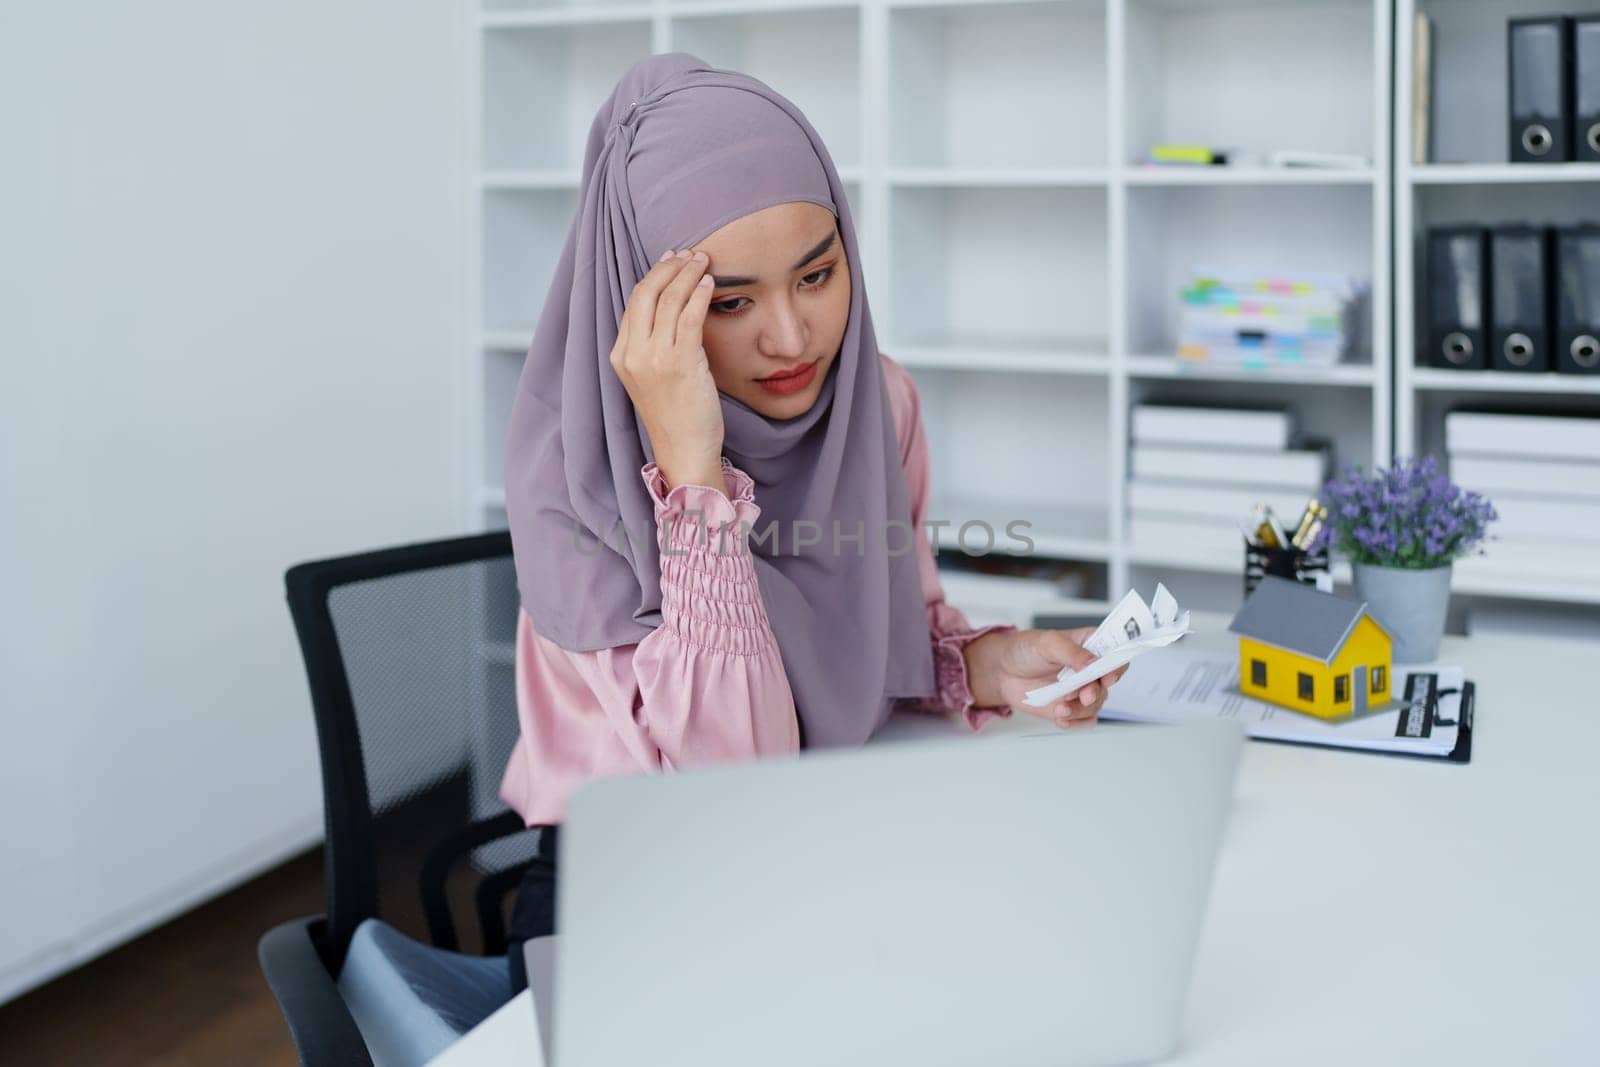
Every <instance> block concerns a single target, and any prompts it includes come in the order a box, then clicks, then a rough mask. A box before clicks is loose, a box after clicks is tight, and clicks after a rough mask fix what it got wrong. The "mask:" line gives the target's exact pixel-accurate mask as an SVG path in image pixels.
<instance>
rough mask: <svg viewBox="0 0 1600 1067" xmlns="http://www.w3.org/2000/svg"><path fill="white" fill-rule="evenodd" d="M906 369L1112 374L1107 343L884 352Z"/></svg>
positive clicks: (899, 346)
mask: <svg viewBox="0 0 1600 1067" xmlns="http://www.w3.org/2000/svg"><path fill="white" fill-rule="evenodd" d="M883 351H885V352H887V353H888V354H889V356H890V357H891V358H893V359H895V360H896V361H898V362H899V363H902V364H904V365H905V366H907V367H919V368H927V369H929V370H966V371H993V370H1007V371H1020V372H1023V373H1028V374H1079V375H1100V374H1107V373H1109V372H1110V367H1111V363H1110V357H1109V356H1108V355H1107V352H1106V347H1105V344H1104V342H1103V341H1102V342H1100V343H1099V344H1094V343H1086V344H1083V345H1081V346H1080V345H1076V344H1067V345H1061V346H1056V345H1048V344H1044V345H1039V346H1037V347H1024V346H1017V345H1007V344H1003V343H1002V344H990V345H982V344H967V345H962V344H950V345H913V344H896V345H892V346H889V347H887V348H884V349H883Z"/></svg>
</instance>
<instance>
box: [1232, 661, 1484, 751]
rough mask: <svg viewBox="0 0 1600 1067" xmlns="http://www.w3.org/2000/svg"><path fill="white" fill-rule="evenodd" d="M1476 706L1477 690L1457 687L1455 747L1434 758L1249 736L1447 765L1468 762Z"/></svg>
mask: <svg viewBox="0 0 1600 1067" xmlns="http://www.w3.org/2000/svg"><path fill="white" fill-rule="evenodd" d="M1477 706H1478V687H1477V686H1476V685H1474V684H1473V683H1472V682H1471V681H1466V682H1463V683H1462V684H1461V707H1460V709H1459V710H1458V711H1457V712H1456V715H1457V716H1458V717H1457V719H1456V724H1457V725H1456V745H1455V747H1454V748H1452V749H1451V750H1450V751H1449V752H1445V753H1442V754H1439V755H1435V754H1433V753H1429V752H1401V751H1397V750H1395V749H1385V748H1355V747H1351V746H1349V745H1324V744H1320V743H1318V742H1316V741H1288V740H1285V739H1284V738H1281V737H1249V736H1248V735H1246V737H1247V740H1250V741H1260V742H1262V743H1264V744H1268V745H1296V746H1298V747H1301V748H1327V749H1333V750H1336V751H1338V752H1356V753H1361V754H1364V755H1368V756H1398V757H1399V758H1400V759H1425V760H1435V761H1441V760H1442V761H1444V762H1448V763H1471V762H1472V717H1473V712H1474V711H1475V710H1476V709H1477Z"/></svg>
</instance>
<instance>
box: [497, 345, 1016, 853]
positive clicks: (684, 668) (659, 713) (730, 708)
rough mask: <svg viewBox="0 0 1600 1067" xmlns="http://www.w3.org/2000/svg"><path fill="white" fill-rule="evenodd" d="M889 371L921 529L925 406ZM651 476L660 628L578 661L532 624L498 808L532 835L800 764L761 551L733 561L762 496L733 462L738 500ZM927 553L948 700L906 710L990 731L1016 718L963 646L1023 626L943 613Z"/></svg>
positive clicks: (939, 666)
mask: <svg viewBox="0 0 1600 1067" xmlns="http://www.w3.org/2000/svg"><path fill="white" fill-rule="evenodd" d="M879 358H880V359H881V360H882V363H883V373H884V380H885V382H886V384H887V385H888V389H889V399H890V407H891V409H892V410H893V412H894V420H895V428H896V431H897V433H898V434H899V439H900V460H901V463H902V465H903V467H904V469H905V477H906V485H907V487H908V488H909V490H910V496H911V512H912V523H913V525H914V527H915V528H916V529H917V530H918V531H922V530H923V529H924V526H923V521H924V520H925V519H926V518H927V509H928V487H929V462H928V442H927V439H926V437H925V436H924V435H923V429H922V416H921V401H920V398H919V396H918V394H917V387H916V382H915V381H914V380H913V379H912V377H911V375H910V374H909V373H908V372H907V371H906V369H905V368H904V367H902V366H900V364H898V363H896V362H895V361H894V360H892V359H890V358H889V357H888V356H883V355H880V357H879ZM639 474H640V476H641V477H642V478H643V479H644V483H645V486H646V487H647V488H648V490H649V492H650V496H651V498H652V499H653V500H654V502H655V519H656V524H657V528H658V532H660V533H661V534H662V535H663V536H664V537H665V538H667V542H668V544H669V545H670V546H671V550H670V551H664V552H662V554H661V615H662V625H660V626H659V627H657V628H656V629H655V630H653V631H651V632H650V633H649V634H647V635H646V636H645V637H644V638H643V639H642V640H640V641H639V642H638V643H636V644H632V645H621V646H618V647H616V648H607V649H601V650H599V651H592V652H569V651H567V650H566V649H564V648H562V647H561V646H559V645H557V644H555V643H554V642H553V641H550V640H548V639H547V638H545V637H543V636H541V635H540V634H538V633H536V632H535V631H534V629H533V626H532V624H531V623H530V621H529V619H528V614H527V612H526V611H522V612H519V617H518V619H517V636H516V692H517V717H518V719H519V721H520V725H521V736H520V737H518V739H517V743H516V746H515V747H514V748H513V749H512V752H511V759H510V762H509V763H508V764H507V766H506V771H505V777H504V779H503V780H502V781H501V784H500V797H501V799H503V800H504V801H505V802H506V803H507V804H508V805H510V807H511V808H512V810H514V811H516V812H517V813H518V814H520V815H521V816H522V818H523V820H524V821H525V822H526V823H527V825H528V826H548V825H552V824H556V823H559V822H561V821H562V819H563V818H564V817H565V814H566V805H567V799H568V797H569V796H571V794H572V791H573V790H574V789H576V788H577V786H578V785H579V784H580V783H582V782H583V781H585V780H587V779H589V778H593V777H600V776H606V775H622V774H639V773H648V772H659V771H668V770H672V769H674V768H679V767H691V766H695V765H703V764H711V763H717V762H721V761H734V760H744V759H751V758H756V757H762V756H774V755H785V754H793V753H795V752H798V751H799V747H800V735H799V728H798V726H797V724H796V719H795V706H794V695H793V693H792V692H791V691H790V689H789V679H788V678H787V677H786V676H785V674H784V671H783V662H782V659H781V658H780V656H779V652H778V642H777V639H776V637H775V636H774V635H773V632H772V628H771V626H770V624H769V623H768V621H767V614H766V608H765V607H764V605H763V604H762V601H761V594H760V590H759V588H758V586H757V584H756V572H755V564H754V562H753V561H752V558H751V554H750V553H749V552H747V551H742V552H736V551H733V550H732V549H731V548H730V547H729V546H732V545H734V544H736V542H734V541H733V540H732V539H733V538H736V537H743V536H744V531H745V530H747V529H749V528H751V527H754V526H756V525H757V524H756V520H757V518H758V517H759V516H760V514H761V508H760V506H759V505H758V504H757V503H756V500H755V492H754V491H755V483H754V482H753V481H752V480H751V479H750V477H749V475H747V474H745V473H744V472H743V471H741V470H739V469H738V468H737V467H735V466H733V464H732V463H731V462H729V461H728V459H727V458H726V457H724V458H723V460H722V474H723V478H724V480H725V482H726V488H727V495H726V496H724V495H723V494H722V493H720V492H718V491H717V490H715V489H713V488H710V487H708V486H700V485H680V486H676V487H675V488H673V489H672V490H671V491H670V492H667V491H666V480H665V478H664V477H663V476H662V474H661V472H660V471H659V470H658V469H657V468H656V465H655V464H654V463H647V464H646V465H645V466H644V468H643V469H642V470H641V471H640V472H639ZM700 516H703V517H704V518H703V520H702V519H701V518H700ZM702 521H703V522H704V523H705V524H706V527H705V529H704V530H703V529H702V526H701V522H702ZM741 524H748V525H741ZM708 534H710V535H711V536H707V535H708ZM719 538H727V539H728V540H721V541H719ZM916 542H917V555H918V563H919V566H920V570H921V574H922V592H923V599H924V601H925V603H926V605H927V611H928V637H929V640H930V641H932V643H933V655H934V666H935V671H936V675H937V679H938V692H937V694H935V695H934V696H932V697H927V698H921V699H913V700H905V701H903V706H906V707H911V708H915V709H918V710H925V711H955V712H959V713H961V714H962V715H963V716H964V718H965V721H966V723H967V725H968V727H969V728H970V729H972V730H974V731H976V730H979V729H981V728H982V727H983V725H984V723H986V722H988V721H989V720H990V719H992V718H995V717H996V716H1005V715H1010V714H1011V709H1010V708H1009V707H1004V706H1001V707H979V706H977V705H976V704H975V702H974V699H973V696H972V692H971V690H970V689H969V688H968V682H967V671H966V661H965V659H964V658H963V656H962V651H961V650H962V647H963V646H964V645H966V644H967V643H968V642H969V641H972V640H974V639H975V638H977V637H979V636H981V635H983V634H985V633H988V632H990V631H991V630H1014V629H1016V627H1014V626H1009V625H1000V626H982V627H976V628H975V627H973V626H972V625H971V624H970V623H969V622H968V621H967V618H966V616H965V615H963V614H962V613H961V611H960V610H959V609H957V608H956V607H954V606H952V605H950V604H947V603H945V600H944V592H943V590H942V589H941V588H940V586H939V572H938V567H937V565H936V564H935V562H934V556H933V550H932V548H931V546H930V545H929V542H928V539H927V537H926V536H921V537H918V538H917V539H916ZM719 544H720V548H719Z"/></svg>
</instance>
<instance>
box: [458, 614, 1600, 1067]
mask: <svg viewBox="0 0 1600 1067" xmlns="http://www.w3.org/2000/svg"><path fill="white" fill-rule="evenodd" d="M1208 621H1209V620H1208ZM1185 640H1186V641H1196V642H1202V643H1206V644H1208V645H1214V647H1223V646H1225V645H1226V644H1227V641H1226V638H1225V637H1224V636H1223V635H1221V634H1216V633H1207V634H1196V635H1194V636H1192V637H1189V638H1185ZM1156 654H1157V655H1159V653H1156ZM1513 660H1517V661H1520V663H1521V666H1512V665H1511V664H1512V661H1513ZM1440 661H1441V662H1443V663H1459V664H1462V665H1464V666H1466V667H1467V676H1468V677H1469V678H1472V679H1474V680H1475V681H1476V682H1477V685H1478V704H1477V716H1476V719H1475V720H1474V736H1473V755H1472V762H1471V763H1470V764H1467V765H1465V766H1462V765H1458V764H1451V763H1445V762H1438V761H1432V760H1416V759H1401V758H1395V757H1390V756H1375V755H1367V754H1364V753H1354V752H1335V751H1328V750H1321V749H1310V748H1295V747H1289V746H1285V745H1274V744H1259V743H1253V744H1248V745H1246V746H1245V754H1244V757H1243V759H1242V761H1241V763H1240V768H1239V784H1238V793H1237V801H1236V804H1235V808H1234V814H1233V818H1232V821H1231V822H1230V824H1229V828H1228V832H1227V836H1226V838H1225V840H1224V842H1223V847H1222V852H1221V855H1220V857H1219V860H1218V868H1217V878H1216V883H1215V885H1214V887H1213V891H1212V896H1211V905H1210V912H1209V915H1208V918H1207V920H1206V926H1205V930H1204V933H1203V934H1202V936H1201V943H1200V951H1199V956H1198V959H1197V960H1196V965H1195V974H1194V984H1193V987H1192V994H1191V997H1190V1001H1189V1010H1188V1018H1187V1022H1186V1025H1185V1029H1184V1037H1183V1043H1182V1047H1181V1049H1180V1053H1179V1055H1178V1056H1177V1057H1176V1058H1175V1059H1173V1060H1170V1061H1168V1062H1169V1063H1171V1064H1174V1065H1179V1064H1181V1065H1184V1067H1189V1065H1200V1064H1207V1065H1210V1064H1217V1065H1224V1064H1225V1065H1228V1067H1241V1065H1250V1064H1261V1065H1272V1067H1280V1065H1282V1064H1285V1063H1294V1064H1330V1065H1332V1064H1338V1065H1341V1067H1342V1065H1347V1064H1354V1063H1363V1064H1390V1063H1397V1064H1399V1063H1403V1064H1424V1063H1426V1064H1434V1063H1439V1064H1452V1065H1457V1064H1485V1065H1490V1064H1492V1065H1495V1067H1502V1065H1505V1064H1524V1063H1527V1064H1533V1063H1537V1064H1567V1063H1571V1064H1578V1063H1583V1064H1588V1063H1596V1062H1600V856H1597V847H1600V825H1597V824H1600V762H1597V761H1600V696H1597V695H1596V693H1595V691H1594V689H1593V688H1592V687H1591V682H1590V680H1589V679H1590V672H1591V671H1592V670H1594V669H1600V647H1597V646H1596V645H1595V644H1594V643H1593V642H1557V643H1549V642H1546V643H1538V642H1532V641H1521V640H1508V639H1496V640H1495V641H1493V642H1492V643H1491V642H1485V641H1472V640H1469V639H1464V638H1446V639H1445V644H1444V647H1443V648H1442V650H1441V653H1440ZM1132 669H1134V670H1137V669H1138V666H1137V664H1135V666H1134V667H1133V668H1132ZM1113 692H1114V691H1113ZM1039 725H1041V724H1040V723H1039V721H1038V720H1034V719H1032V718H1031V717H1025V716H1013V717H1012V718H1010V719H1007V720H997V721H995V722H994V723H992V724H990V725H989V726H988V727H986V728H985V729H984V731H983V732H982V733H981V734H979V735H976V737H975V738H974V740H975V741H981V740H982V739H984V738H989V737H1001V736H1006V735H1007V734H1011V733H1015V732H1017V731H1019V730H1029V729H1035V728H1037V727H1038V726H1039ZM1130 728H1132V727H1130ZM952 729H962V728H961V727H958V726H955V725H954V724H953V723H951V722H949V721H947V720H945V719H943V718H940V717H933V716H917V717H901V718H900V719H898V720H896V721H895V722H893V723H891V724H890V726H889V727H887V728H886V730H885V733H884V735H883V736H884V737H885V738H886V739H888V740H892V739H897V738H898V739H907V738H913V737H916V736H923V735H927V734H930V733H934V732H938V733H942V734H946V735H947V734H948V732H949V731H950V730H952ZM1084 884H1086V885H1092V884H1093V875H1092V872H1089V873H1087V874H1086V877H1085V882H1084ZM516 1004H519V1005H520V1010H518V1009H517V1008H516V1007H513V1008H510V1009H508V1010H504V1011H502V1012H500V1013H498V1014H497V1015H495V1016H493V1017H491V1018H490V1019H489V1020H487V1021H486V1022H485V1023H484V1024H483V1026H481V1027H479V1028H478V1030H475V1031H473V1033H472V1034H469V1035H468V1036H467V1037H466V1038H463V1039H462V1042H461V1043H460V1044H459V1045H457V1046H455V1048H453V1049H452V1050H451V1053H459V1055H455V1054H448V1053H447V1055H446V1057H445V1058H444V1059H443V1060H441V1061H439V1062H448V1063H451V1064H468V1063H472V1064H479V1063H482V1064H489V1063H502V1062H505V1063H509V1062H520V1063H524V1064H526V1063H528V1062H529V1061H528V1060H527V1059H516V1060H513V1056H515V1055H516V1053H515V1052H513V1050H522V1055H524V1056H525V1055H526V1051H525V1050H526V1049H527V1048H528V1041H527V1037H528V1034H527V1033H526V1031H531V1030H532V1026H531V1021H532V1017H533V1013H532V1007H531V1004H529V1002H528V1001H527V1000H525V999H524V1000H521V1001H519V1002H514V1005H516ZM518 1030H522V1031H524V1032H523V1033H518V1032H517V1031H518Z"/></svg>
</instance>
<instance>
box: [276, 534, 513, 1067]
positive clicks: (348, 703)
mask: <svg viewBox="0 0 1600 1067" xmlns="http://www.w3.org/2000/svg"><path fill="white" fill-rule="evenodd" d="M284 580H285V584H286V586H287V591H288V599H289V608H290V612H291V613H292V615H293V617H294V624H295V629H296V631H297V633H298V634H299V638H300V650H301V653H302V654H303V656H304V658H305V666H306V675H307V678H308V680H309V682H310V687H311V702H312V708H313V710H314V712H315V715H316V726H317V741H318V748H319V752H320V755H321V761H322V792H323V805H324V814H325V823H326V832H327V839H326V843H325V846H324V849H323V867H324V872H325V876H326V879H327V897H328V905H327V907H328V910H327V913H326V914H325V915H316V916H308V917H306V918H302V919H296V920H293V921H291V922H288V923H284V924H283V925H281V926H278V927H276V928H275V929H273V930H271V931H269V932H268V933H267V934H266V935H265V936H263V937H262V938H261V942H260V946H259V955H260V959H261V967H262V970H263V971H265V972H266V976H267V982H268V984H269V985H270V986H271V987H272V992H273V995H274V996H276V997H277V999H278V1004H279V1007H280V1008H281V1009H282V1011H283V1014H284V1018H285V1019H286V1020H287V1022H288V1024H289V1030H290V1033H291V1035H292V1037H293V1039H294V1043H295V1048H296V1050H297V1051H298V1052H299V1054H300V1058H301V1062H303V1063H306V1064H323V1063H338V1064H349V1063H373V1062H376V1063H378V1064H379V1065H380V1067H381V1065H383V1064H386V1063H420V1062H423V1061H424V1060H426V1059H428V1058H429V1057H431V1056H432V1055H434V1054H435V1053H437V1052H438V1051H440V1050H441V1049H442V1048H443V1047H445V1046H446V1045H448V1044H449V1043H450V1042H451V1041H453V1040H454V1039H455V1038H456V1037H457V1036H459V1035H460V1034H461V1033H464V1032H465V1031H466V1030H467V1029H470V1028H471V1027H472V1026H474V1025H476V1024H477V1023H478V1022H479V1021H481V1020H482V1019H483V1018H485V1017H486V1016H487V1015H489V1014H490V1013H491V1012H492V1011H494V1009H495V1008H497V1007H499V1006H500V1005H501V1004H503V1003H505V1001H507V1000H508V999H510V979H509V976H508V972H507V965H506V959H505V951H506V924H505V914H506V907H507V902H508V898H509V896H510V894H511V893H512V892H513V891H514V890H515V888H516V886H517V884H518V882H519V880H520V878H521V876H522V873H523V871H524V870H525V869H526V867H527V865H528V861H529V859H530V858H531V857H532V856H533V855H534V852H535V848H536V846H537V842H538V832H537V831H530V830H527V829H526V828H524V826H523V824H522V820H521V819H520V818H519V817H518V816H517V815H516V814H515V813H513V812H510V811H508V810H506V807H505V805H504V803H502V802H501V801H500V799H499V797H498V795H497V793H498V789H499V784H500V778H501V775H502V773H503V772H504V770H505V766H506V760H507V758H508V757H509V755H510V751H511V747H512V745H513V744H514V743H515V741H516V737H517V715H516V694H515V688H514V676H513V664H514V659H513V639H514V637H515V628H516V619H517V605H518V598H517V588H516V576H515V571H514V569H513V566H512V558H511V538H510V535H509V534H508V533H506V532H505V531H499V532H495V533H487V534H482V535H478V536H472V537H461V538H454V539H450V540H444V541H434V542H429V543H425V544H414V545H407V546H403V547H399V548H390V549H384V550H382V551H377V552H368V553H363V554H360V555H354V556H345V557H342V558H338V559H328V560H321V561H317V562H312V563H303V564H301V565H299V566H296V567H293V568H291V569H290V570H289V571H288V573H287V574H286V575H285V578H284ZM473 914H475V916H476V922H475V924H474V925H475V931H474V936H473V938H472V940H473V941H474V942H475V943H474V944H473V945H472V946H470V947H471V948H473V949H475V953H471V954H469V953H468V952H465V951H463V945H462V940H463V939H462V938H461V937H460V936H458V934H457V929H456V921H455V916H457V915H473Z"/></svg>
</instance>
